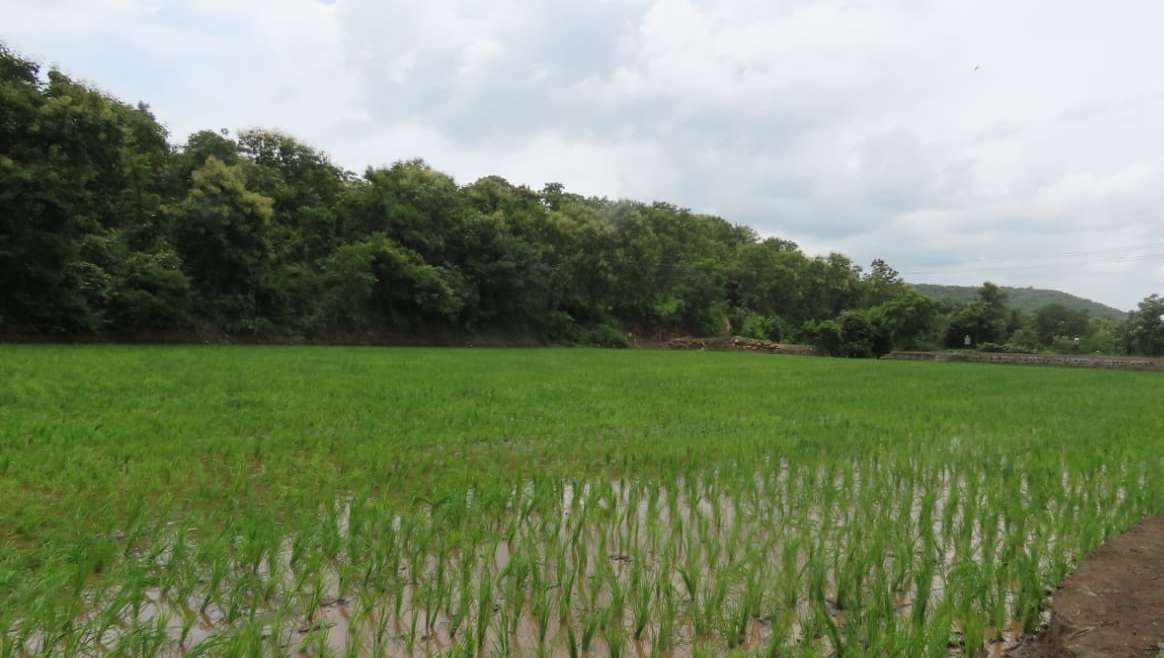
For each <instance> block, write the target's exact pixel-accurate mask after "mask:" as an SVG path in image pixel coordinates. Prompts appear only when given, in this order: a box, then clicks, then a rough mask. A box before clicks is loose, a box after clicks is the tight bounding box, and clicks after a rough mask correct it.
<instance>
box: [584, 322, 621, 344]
mask: <svg viewBox="0 0 1164 658" xmlns="http://www.w3.org/2000/svg"><path fill="white" fill-rule="evenodd" d="M582 342H583V343H585V344H587V345H593V346H595V347H614V348H625V347H630V343H628V342H627V340H626V334H625V333H623V331H622V330H621V329H619V328H618V327H615V326H613V325H609V324H600V325H598V326H596V327H593V328H591V329H588V330H587V331H586V332H585V333H584V335H583V337H582Z"/></svg>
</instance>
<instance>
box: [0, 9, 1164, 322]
mask: <svg viewBox="0 0 1164 658" xmlns="http://www.w3.org/2000/svg"><path fill="white" fill-rule="evenodd" d="M0 16H3V20H2V21H0V39H2V40H4V41H6V42H7V43H8V45H9V46H10V47H12V48H14V49H15V50H17V51H18V52H20V53H21V54H23V55H25V56H28V57H31V58H33V59H35V60H38V61H40V62H42V63H44V64H45V65H47V66H55V67H57V68H60V69H61V70H63V71H64V72H66V73H68V74H69V75H71V76H73V77H77V78H80V79H83V80H86V81H88V82H91V83H93V84H95V85H96V86H98V87H100V88H102V89H104V90H106V91H108V92H110V93H112V94H114V95H116V96H118V97H120V98H122V99H123V100H125V101H128V102H137V101H145V102H146V103H148V104H149V105H150V107H151V108H152V109H153V111H154V112H155V114H156V115H157V116H158V118H159V119H160V120H161V121H162V123H164V124H165V125H166V126H167V127H168V129H169V130H170V133H171V137H172V139H173V141H175V143H180V142H181V141H183V140H184V139H185V137H186V136H187V135H188V134H189V133H190V132H193V131H195V130H200V129H207V128H209V129H220V128H226V129H231V130H238V129H245V128H251V127H264V128H273V129H278V130H282V131H285V132H288V133H290V134H292V135H294V136H296V137H298V138H299V139H301V140H302V141H305V142H306V143H308V144H310V145H312V146H314V147H316V148H319V149H321V150H323V151H325V152H327V153H328V154H329V155H330V156H331V157H332V159H333V160H334V161H336V162H337V163H339V164H340V165H343V166H345V167H347V168H349V169H352V170H354V171H357V172H361V171H363V170H364V169H365V168H366V167H368V166H379V165H387V164H391V163H392V162H394V161H397V160H402V159H410V158H414V157H421V158H424V159H425V160H426V161H427V162H429V164H431V165H432V166H434V167H436V168H437V169H440V170H442V171H445V172H447V173H449V174H451V175H453V176H454V177H455V178H456V180H457V181H458V182H459V183H469V182H472V181H473V180H475V179H477V178H479V177H481V176H485V175H491V174H496V175H500V176H503V177H505V178H507V179H508V180H510V181H511V182H513V183H516V184H526V185H529V186H530V187H533V188H535V189H540V188H541V187H542V185H543V184H544V183H546V182H551V181H553V182H561V183H563V184H565V186H566V189H567V190H569V191H573V192H578V193H581V194H586V195H598V196H607V197H611V198H631V199H637V200H641V201H654V200H660V201H669V202H672V203H675V204H677V205H681V206H684V207H687V208H691V209H692V210H694V211H697V212H706V213H713V214H718V215H720V216H722V217H724V218H726V219H728V220H730V221H732V222H735V223H739V224H747V225H749V226H752V227H753V228H755V229H756V230H757V231H759V232H760V233H761V234H762V235H765V236H768V235H771V236H778V237H782V238H785V239H791V240H794V241H795V242H797V243H798V244H800V245H801V247H802V248H803V249H804V250H805V251H806V252H808V253H810V254H818V253H827V252H829V251H840V252H842V253H845V254H847V255H848V256H850V257H851V258H853V259H854V260H856V261H857V262H859V263H862V264H868V263H869V262H870V261H871V260H872V259H874V258H883V259H885V260H886V261H888V262H889V263H890V264H891V265H892V266H894V267H895V268H896V269H898V270H899V271H900V272H902V274H903V275H904V276H905V278H906V279H907V280H909V281H913V282H925V283H948V284H966V285H977V284H980V283H981V282H982V281H984V280H991V281H995V282H997V283H1001V284H1004V285H1015V286H1035V287H1046V288H1056V289H1060V290H1064V291H1067V292H1071V293H1074V294H1078V295H1081V296H1084V297H1088V298H1091V299H1095V300H1097V301H1101V302H1104V303H1107V304H1110V305H1112V306H1115V307H1117V308H1121V309H1130V308H1134V307H1135V305H1136V304H1137V303H1138V302H1139V301H1140V300H1141V299H1143V298H1144V297H1145V296H1146V295H1148V294H1149V293H1153V292H1157V293H1162V294H1164V121H1162V120H1161V119H1162V118H1164V75H1161V74H1160V63H1161V62H1164V39H1160V38H1159V31H1160V26H1161V25H1164V3H1161V2H1158V1H1157V0H1144V1H1131V0H1112V2H1095V1H1094V0H1024V1H1023V2H1014V1H1013V0H957V1H955V0H868V1H867V0H845V1H833V0H820V1H816V2H810V1H808V0H721V1H719V2H696V1H694V0H588V1H586V2H565V1H564V0H492V1H490V2H462V1H450V2H441V1H439V0H431V1H428V2H421V1H419V0H414V1H411V2H397V1H396V0H329V1H327V2H324V1H321V0H247V1H246V2H238V1H236V0H186V1H184V2H169V1H163V0H136V1H135V0H0Z"/></svg>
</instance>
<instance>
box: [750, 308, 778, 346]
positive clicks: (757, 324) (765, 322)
mask: <svg viewBox="0 0 1164 658" xmlns="http://www.w3.org/2000/svg"><path fill="white" fill-rule="evenodd" d="M739 334H740V335H741V336H745V337H747V338H758V339H760V340H772V341H776V342H777V343H779V342H780V341H781V340H783V339H784V331H783V329H782V327H781V323H780V318H779V317H777V316H775V315H769V316H763V315H759V314H758V313H748V314H746V315H744V318H743V321H742V322H741V323H740V329H739Z"/></svg>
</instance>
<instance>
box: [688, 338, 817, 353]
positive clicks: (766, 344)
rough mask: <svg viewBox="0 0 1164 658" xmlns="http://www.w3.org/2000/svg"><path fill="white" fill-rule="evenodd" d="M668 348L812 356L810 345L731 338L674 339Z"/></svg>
mask: <svg viewBox="0 0 1164 658" xmlns="http://www.w3.org/2000/svg"><path fill="white" fill-rule="evenodd" d="M667 347H669V348H671V349H673V350H727V351H736V352H764V353H767V354H812V347H811V346H809V345H792V344H789V343H777V342H775V341H771V340H759V339H757V338H745V337H743V336H731V337H721V338H693V337H690V336H687V337H683V338H672V339H671V340H669V341H667Z"/></svg>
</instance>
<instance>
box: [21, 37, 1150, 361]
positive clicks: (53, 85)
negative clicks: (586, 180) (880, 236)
mask: <svg viewBox="0 0 1164 658" xmlns="http://www.w3.org/2000/svg"><path fill="white" fill-rule="evenodd" d="M0 109H2V110H3V114H2V115H0V116H2V117H3V120H2V121H0V333H2V334H4V335H7V336H27V335H34V336H46V335H57V336H73V337H78V338H82V337H103V336H105V337H120V338H140V337H145V336H148V337H150V338H165V337H167V336H174V337H177V338H187V337H190V336H194V335H209V336H222V335H223V334H226V335H235V334H250V335H252V336H254V337H255V338H257V339H262V338H263V337H265V336H272V335H274V336H301V337H304V338H308V339H321V340H330V339H334V338H340V339H343V338H344V337H347V336H349V335H352V333H353V332H358V333H359V335H360V336H372V337H375V336H379V337H382V338H385V339H393V338H396V337H399V338H407V339H409V340H410V341H421V340H429V339H432V338H433V337H437V336H439V337H456V336H459V337H461V338H462V339H464V340H465V341H466V342H469V341H471V340H472V337H473V336H476V335H486V334H487V335H490V336H512V337H518V338H525V337H531V338H534V339H538V338H540V339H542V340H549V341H559V342H563V343H579V342H582V343H592V344H604V345H605V344H611V345H614V344H620V343H621V342H624V341H625V334H624V332H625V331H626V330H632V331H635V332H641V333H646V334H653V335H675V334H695V335H699V336H722V335H725V334H727V333H729V332H732V331H734V332H737V333H744V334H746V335H748V336H752V337H756V338H765V339H771V340H784V339H786V338H793V339H800V340H810V341H813V343H814V344H816V345H817V346H818V348H819V349H820V351H822V352H827V353H836V354H841V355H846V356H861V355H870V354H881V353H884V352H886V351H888V350H891V349H919V348H928V347H932V346H938V345H941V344H943V343H944V344H945V345H947V346H950V347H960V346H962V341H963V339H964V337H965V336H966V335H970V336H971V337H972V340H973V342H974V343H975V344H980V343H982V342H994V343H999V344H1005V343H1007V342H1008V341H1010V342H1012V343H1013V344H1014V345H1016V346H1018V345H1020V344H1021V345H1023V346H1025V347H1033V344H1032V342H1031V341H1029V340H1027V339H1028V338H1029V335H1028V334H1027V333H1025V331H1024V330H1025V329H1026V328H1028V327H1029V328H1031V329H1032V330H1033V331H1034V332H1035V333H1036V334H1037V336H1038V347H1039V348H1040V349H1049V348H1050V347H1051V346H1052V343H1053V342H1054V340H1055V337H1056V336H1061V335H1066V336H1072V337H1074V336H1079V337H1080V339H1081V341H1080V342H1081V349H1087V350H1089V351H1092V350H1101V351H1141V352H1145V353H1157V352H1158V351H1159V350H1160V349H1164V348H1162V347H1160V345H1159V342H1160V341H1159V340H1157V338H1156V334H1157V333H1158V332H1157V329H1156V328H1154V327H1155V325H1153V321H1152V319H1151V318H1150V317H1148V316H1146V315H1143V314H1140V315H1136V316H1134V318H1135V319H1134V323H1133V325H1134V326H1129V327H1127V328H1125V327H1124V326H1123V325H1122V324H1121V323H1122V318H1117V319H1114V320H1113V319H1111V318H1110V317H1109V315H1107V314H1105V313H1103V312H1101V311H1099V310H1095V309H1087V308H1085V309H1082V310H1081V309H1080V306H1079V304H1074V303H1071V300H1069V299H1068V300H1065V299H1063V298H1061V297H1054V298H1053V299H1052V298H1047V299H1049V300H1050V301H1056V302H1060V303H1059V304H1052V305H1044V306H1043V307H1041V308H1037V309H1030V310H1032V311H1035V312H1034V314H1033V315H1032V314H1031V313H1029V312H1027V311H1025V310H1023V309H1027V308H1028V305H1029V303H1030V301H1029V300H1030V299H1031V298H1032V297H1031V294H1030V291H1023V290H1016V289H1005V290H1004V289H1001V288H998V287H997V286H994V285H992V284H986V285H984V286H983V288H981V289H979V290H977V291H975V292H974V297H973V298H972V299H968V300H967V302H968V303H961V304H960V303H950V302H948V301H936V302H935V301H933V300H932V299H931V298H930V297H927V296H926V295H924V294H919V293H918V290H922V291H929V290H931V289H930V288H926V287H924V286H919V287H916V288H915V287H911V286H909V285H908V284H906V283H905V282H904V281H903V280H902V278H901V276H900V274H899V273H898V272H897V271H896V270H894V269H893V268H892V267H891V266H890V265H889V264H888V263H886V262H885V261H883V260H881V259H876V260H874V261H873V262H872V263H871V264H870V265H869V268H868V270H867V271H866V270H863V269H862V268H861V267H859V266H857V265H856V264H855V263H853V262H852V261H851V260H850V259H849V258H847V257H845V256H844V255H842V254H838V253H830V254H827V255H821V256H808V255H806V254H805V253H804V252H802V251H801V250H800V249H799V248H798V247H797V245H796V244H794V243H792V242H789V241H787V240H783V239H780V238H776V237H766V238H761V237H760V236H759V235H758V234H757V233H756V231H754V230H752V229H750V228H748V227H745V226H739V225H733V224H732V223H730V222H729V221H727V220H725V219H723V218H720V217H716V216H713V215H706V214H700V213H694V212H691V211H690V210H687V209H684V208H679V207H676V206H674V205H671V204H668V203H661V202H656V203H638V202H634V201H625V200H623V201H611V200H609V199H606V198H596V197H583V196H580V195H577V194H572V193H569V192H568V191H567V190H566V188H565V186H563V185H562V184H560V183H549V184H547V185H546V186H545V187H544V188H543V189H541V190H533V189H530V188H528V187H525V186H518V185H513V184H511V183H509V182H508V181H506V180H504V179H503V178H500V177H497V176H486V177H484V178H481V179H479V180H477V181H474V182H471V183H469V184H458V183H457V182H456V181H454V180H453V179H452V178H451V177H450V176H448V175H447V174H445V173H442V172H440V171H438V170H437V169H435V168H433V167H432V166H430V165H429V164H428V163H426V162H424V161H423V160H406V161H399V162H395V163H393V164H391V165H389V166H386V167H374V168H369V169H367V170H366V171H364V172H363V174H362V175H356V174H353V173H351V172H347V171H344V170H343V169H342V168H341V167H338V166H336V165H335V164H334V163H332V162H331V161H330V159H329V158H328V156H327V155H326V154H325V153H323V152H321V151H319V150H317V149H315V148H312V147H310V146H308V145H305V144H303V143H301V142H299V141H297V140H296V139H295V138H294V137H292V136H290V135H286V134H283V133H280V132H277V131H270V130H262V129H248V130H244V131H241V132H239V133H237V134H235V135H232V134H231V133H229V132H227V131H218V132H215V131H200V132H195V133H193V134H191V135H190V136H189V137H188V138H187V139H186V141H185V143H184V144H181V145H171V144H170V143H169V142H168V141H167V133H166V130H165V129H164V128H163V127H162V125H161V124H160V123H158V121H157V120H156V119H155V118H154V116H153V115H152V114H151V113H150V111H149V108H148V107H146V106H145V105H138V106H136V107H133V106H129V105H126V104H124V103H121V102H119V101H117V100H116V99H114V98H111V97H110V96H108V95H106V94H104V93H102V92H100V91H99V90H96V89H93V88H91V87H89V86H87V85H84V84H81V83H78V82H76V81H74V80H71V79H69V78H68V77H67V76H65V75H64V74H62V73H60V72H58V71H49V72H48V73H47V74H46V75H43V76H42V74H41V71H40V69H39V67H38V66H37V65H36V64H35V63H33V62H31V61H29V60H26V59H23V58H21V57H20V56H18V55H16V54H14V53H12V52H11V51H9V50H8V49H6V48H4V47H3V46H2V45H0ZM1008 290H1009V291H1010V293H1009V295H1010V297H1008V292H1007V291H1008ZM938 292H941V291H938ZM1038 298H1039V299H1043V297H1038ZM1088 310H1091V315H1090V316H1089V315H1088V314H1087V313H1086V312H1085V311H1088ZM1109 310H1110V309H1109ZM1093 318H1097V319H1093ZM1101 320H1102V322H1101ZM830 323H832V324H830ZM866 325H868V326H866ZM799 329H804V331H798V330H799ZM790 332H791V333H793V334H797V333H800V334H803V335H802V336H798V335H794V336H785V334H787V333H790ZM846 332H847V334H848V337H846V336H845V335H844V334H845V333H846ZM1012 336H1018V337H1019V338H1020V340H1017V341H1011V337H1012ZM619 337H621V339H620V338H619Z"/></svg>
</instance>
